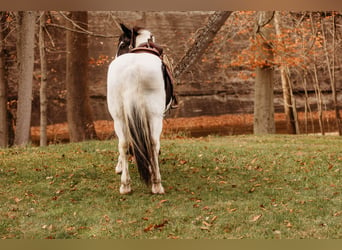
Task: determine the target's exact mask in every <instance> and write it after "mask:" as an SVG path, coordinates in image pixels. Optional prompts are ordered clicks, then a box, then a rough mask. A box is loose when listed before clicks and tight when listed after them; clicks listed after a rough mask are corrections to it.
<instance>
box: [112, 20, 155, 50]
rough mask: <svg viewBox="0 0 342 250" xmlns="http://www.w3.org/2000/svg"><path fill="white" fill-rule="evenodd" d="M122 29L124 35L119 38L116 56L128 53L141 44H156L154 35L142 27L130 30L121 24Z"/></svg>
mask: <svg viewBox="0 0 342 250" xmlns="http://www.w3.org/2000/svg"><path fill="white" fill-rule="evenodd" d="M120 27H121V30H122V32H123V33H122V34H121V35H120V38H119V42H118V51H117V53H116V56H120V55H122V54H125V53H128V52H129V50H130V49H133V48H136V47H137V46H138V45H139V44H142V43H145V42H148V41H149V40H151V41H152V42H154V36H153V34H152V33H151V32H150V31H148V30H146V29H143V28H140V27H133V28H132V29H130V28H127V27H126V26H125V25H124V24H122V23H120Z"/></svg>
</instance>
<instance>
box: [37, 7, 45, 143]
mask: <svg viewBox="0 0 342 250" xmlns="http://www.w3.org/2000/svg"><path fill="white" fill-rule="evenodd" d="M44 28H45V11H41V13H40V20H39V56H40V71H41V79H40V93H39V96H40V146H46V145H47V132H46V129H47V96H46V94H47V93H46V87H47V68H46V67H47V66H46V56H45V39H44Z"/></svg>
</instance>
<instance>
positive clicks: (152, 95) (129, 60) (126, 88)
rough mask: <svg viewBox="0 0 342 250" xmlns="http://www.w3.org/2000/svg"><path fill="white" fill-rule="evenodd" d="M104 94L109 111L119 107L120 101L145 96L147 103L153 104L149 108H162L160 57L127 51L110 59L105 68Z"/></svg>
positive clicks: (162, 84)
mask: <svg viewBox="0 0 342 250" xmlns="http://www.w3.org/2000/svg"><path fill="white" fill-rule="evenodd" d="M107 98H108V104H109V107H110V109H112V110H113V111H114V109H116V110H119V109H120V106H122V105H123V103H124V102H128V101H129V102H137V101H141V99H145V101H146V103H147V104H148V105H149V106H152V105H153V103H155V104H157V105H153V107H154V108H153V109H155V108H157V107H159V106H160V107H162V108H160V111H159V108H158V112H163V103H164V102H165V91H164V79H163V74H162V63H161V60H160V58H159V57H157V56H155V55H151V54H147V53H141V54H131V53H128V54H124V55H121V56H119V57H117V58H116V59H115V60H113V61H112V63H111V64H110V66H109V70H108V79H107ZM159 103H161V105H159ZM151 108H152V107H151ZM151 111H152V110H151ZM111 113H112V112H111Z"/></svg>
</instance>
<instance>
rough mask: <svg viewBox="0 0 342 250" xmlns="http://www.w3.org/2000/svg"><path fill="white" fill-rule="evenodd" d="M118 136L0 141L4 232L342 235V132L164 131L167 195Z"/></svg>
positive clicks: (0, 225)
mask: <svg viewBox="0 0 342 250" xmlns="http://www.w3.org/2000/svg"><path fill="white" fill-rule="evenodd" d="M117 157H118V152H117V141H115V140H113V141H91V142H85V143H77V144H65V145H51V146H48V147H45V148H38V147H27V148H10V149H3V150H0V204H1V207H0V238H2V239H8V238H17V239H68V238H77V239H93V238H95V239H302V238H304V239H313V238H315V239H341V238H342V223H341V222H342V194H341V190H342V189H341V188H342V178H341V177H342V176H341V172H342V171H341V167H342V140H341V138H338V137H328V136H327V137H320V136H283V135H273V136H231V137H205V138H198V139H193V138H187V139H164V140H162V152H161V155H160V164H161V174H162V178H163V185H164V188H165V190H166V194H165V195H151V193H150V189H149V188H147V187H146V186H145V185H144V184H143V183H142V182H141V181H140V180H139V177H138V172H137V169H136V167H135V165H134V163H133V162H131V163H130V164H131V168H130V172H131V177H132V183H133V193H132V194H130V195H124V196H123V195H120V194H119V192H118V189H119V185H120V177H119V176H118V175H116V174H115V172H114V166H115V164H116V160H117Z"/></svg>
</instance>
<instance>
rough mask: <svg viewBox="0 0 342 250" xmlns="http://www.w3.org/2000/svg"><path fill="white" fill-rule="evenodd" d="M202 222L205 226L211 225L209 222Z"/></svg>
mask: <svg viewBox="0 0 342 250" xmlns="http://www.w3.org/2000/svg"><path fill="white" fill-rule="evenodd" d="M202 224H203V225H205V226H207V227H210V226H211V224H209V223H208V222H206V221H202Z"/></svg>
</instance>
